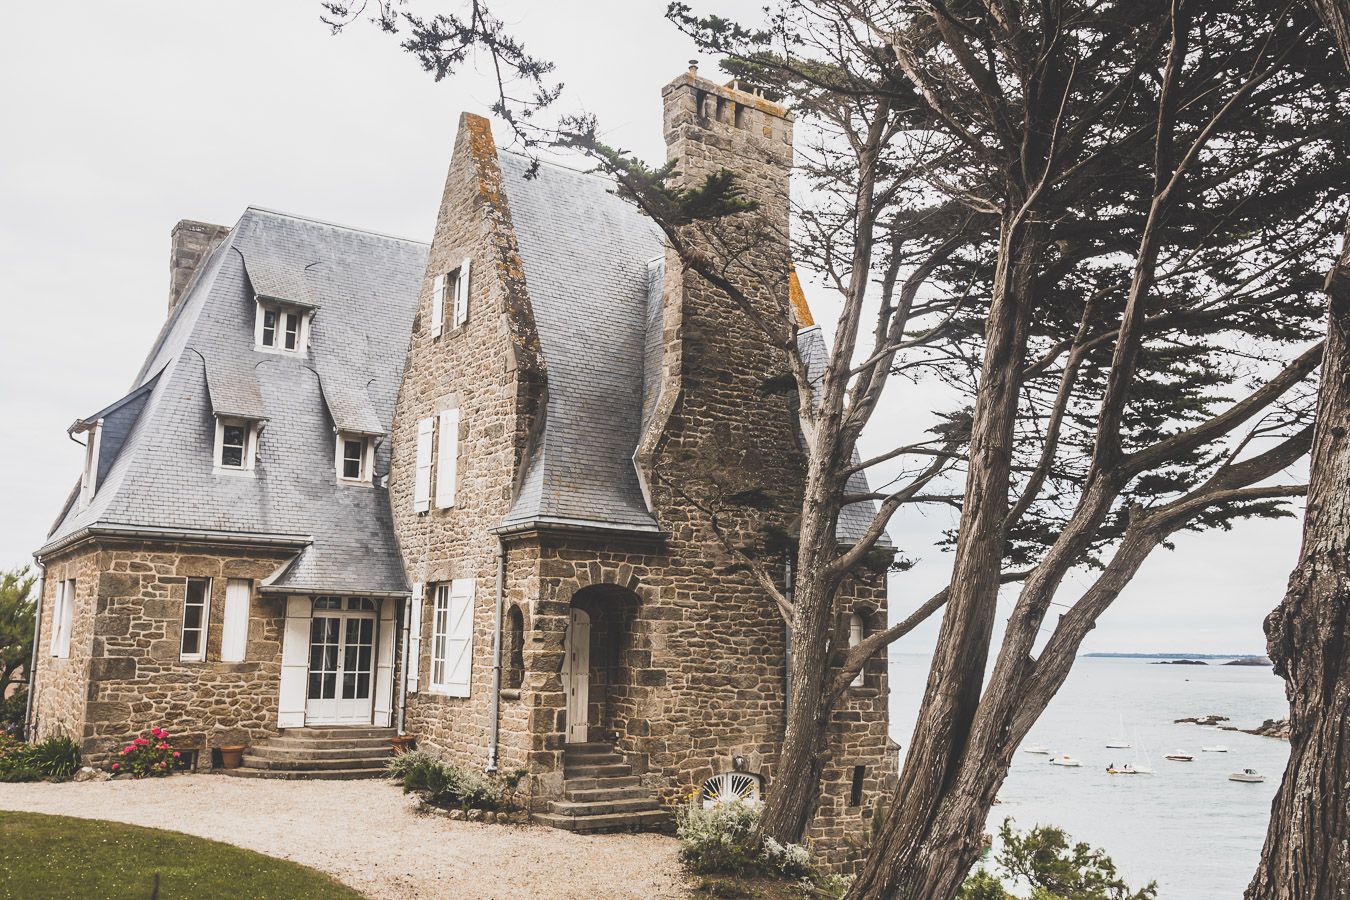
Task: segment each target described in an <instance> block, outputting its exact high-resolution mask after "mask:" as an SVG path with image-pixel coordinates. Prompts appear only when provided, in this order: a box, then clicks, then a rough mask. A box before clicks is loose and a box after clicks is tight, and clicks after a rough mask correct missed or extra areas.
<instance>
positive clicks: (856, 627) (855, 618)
mask: <svg viewBox="0 0 1350 900" xmlns="http://www.w3.org/2000/svg"><path fill="white" fill-rule="evenodd" d="M866 636H867V621H866V620H865V619H864V618H863V617H862V613H853V615H851V616H849V617H848V645H849V647H850V648H852V647H856V646H858V645H859V644H861V643H862V641H863V638H864V637H866ZM865 677H866V670H865V668H864V669H859V670H858V676H857V677H856V678H854V679H853V682H852V685H851V686H852V687H862V686H863V681H864V679H865Z"/></svg>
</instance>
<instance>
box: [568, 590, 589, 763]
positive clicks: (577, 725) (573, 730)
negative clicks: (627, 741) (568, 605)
mask: <svg viewBox="0 0 1350 900" xmlns="http://www.w3.org/2000/svg"><path fill="white" fill-rule="evenodd" d="M562 676H563V677H562V682H563V690H565V691H566V692H567V743H569V744H584V743H585V742H586V736H587V735H586V732H587V726H588V725H589V724H590V722H589V717H590V713H589V711H588V709H587V707H588V705H589V704H590V695H591V617H590V616H589V615H587V614H586V611H585V610H584V609H577V608H575V607H573V608H572V618H571V621H570V622H569V623H568V626H567V632H566V634H564V635H563V670H562Z"/></svg>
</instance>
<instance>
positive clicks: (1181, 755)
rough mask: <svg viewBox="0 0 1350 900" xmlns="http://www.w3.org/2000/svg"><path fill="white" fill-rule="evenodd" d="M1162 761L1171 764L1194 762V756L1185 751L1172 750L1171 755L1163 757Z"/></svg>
mask: <svg viewBox="0 0 1350 900" xmlns="http://www.w3.org/2000/svg"><path fill="white" fill-rule="evenodd" d="M1163 759H1170V760H1172V762H1194V761H1195V754H1194V753H1187V752H1186V751H1185V750H1173V751H1172V752H1171V753H1169V754H1167V755H1166V756H1164V757H1163Z"/></svg>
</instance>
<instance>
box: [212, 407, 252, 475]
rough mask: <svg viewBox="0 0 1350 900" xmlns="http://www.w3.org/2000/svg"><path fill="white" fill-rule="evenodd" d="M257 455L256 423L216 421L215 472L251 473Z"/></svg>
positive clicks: (230, 420) (248, 421)
mask: <svg viewBox="0 0 1350 900" xmlns="http://www.w3.org/2000/svg"><path fill="white" fill-rule="evenodd" d="M257 453H258V423H257V422H253V421H250V420H248V419H228V418H217V419H216V451H215V460H216V470H217V471H222V472H251V471H253V462H254V459H255V458H256V456H257Z"/></svg>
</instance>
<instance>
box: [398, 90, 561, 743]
mask: <svg viewBox="0 0 1350 900" xmlns="http://www.w3.org/2000/svg"><path fill="white" fill-rule="evenodd" d="M466 257H467V258H469V259H471V260H472V263H471V265H470V278H469V317H468V321H467V322H466V323H465V325H464V326H462V327H460V328H458V329H455V328H453V319H452V318H450V317H451V316H452V309H451V308H450V306H449V304H447V308H446V316H447V323H446V327H445V330H444V332H443V334H442V335H441V336H440V337H439V338H433V337H432V334H431V309H432V298H431V284H432V280H433V279H434V278H435V276H436V275H438V274H441V273H444V272H447V271H449V270H451V269H453V268H455V267H456V266H458V265H459V264H460V263H461V261H462V260H464V259H465V258H466ZM541 378H542V376H541V373H540V362H539V357H538V338H537V337H536V336H535V335H534V326H533V322H532V319H531V316H530V313H529V306H528V301H527V300H526V298H525V294H524V271H523V268H522V267H521V264H520V259H519V255H518V253H517V251H516V248H515V239H514V235H513V233H512V231H511V224H510V212H509V209H508V208H507V205H506V199H505V196H504V194H503V193H502V187H501V173H500V170H499V168H498V166H497V161H496V148H495V146H494V144H493V140H492V134H491V131H490V130H489V126H488V123H487V120H485V119H483V118H481V117H479V116H471V115H464V116H462V117H461V119H460V127H459V132H458V135H457V138H456V142H455V150H454V155H453V158H452V159H451V162H450V168H449V172H448V174H447V176H446V183H445V191H444V194H443V196H442V199H441V207H440V212H439V215H438V218H437V224H436V234H435V237H434V239H433V241H432V245H431V251H430V255H429V257H428V265H427V273H426V277H425V279H424V281H423V286H422V297H421V300H420V303H419V305H418V312H417V317H416V319H415V320H414V323H413V330H412V338H411V342H410V345H409V349H408V358H407V365H406V368H405V370H404V376H403V384H402V387H401V389H400V391H399V397H398V402H397V404H396V406H395V411H394V423H393V429H392V457H391V464H390V477H389V480H390V484H389V496H390V503H391V505H392V509H393V515H394V523H395V530H396V532H397V534H398V539H399V544H400V546H401V549H402V552H403V559H404V565H405V569H406V572H407V578H408V581H409V583H419V582H420V583H422V584H424V585H426V586H427V587H426V588H425V596H424V599H423V601H422V603H423V613H422V644H421V656H420V663H419V690H418V692H417V693H415V694H410V695H409V697H408V700H407V707H406V719H405V721H406V726H407V729H408V731H410V732H411V733H413V734H415V735H417V737H418V738H419V741H420V742H421V744H422V745H423V746H424V747H425V748H426V749H429V750H433V751H436V752H439V753H441V754H442V755H444V756H447V757H449V758H452V759H455V760H457V761H459V762H461V763H463V764H465V765H473V766H477V767H481V765H482V764H483V762H484V756H483V754H484V753H485V748H486V746H487V743H488V736H487V730H488V705H489V704H488V698H489V694H490V688H491V676H492V655H491V654H492V633H493V621H494V609H495V594H494V589H495V582H496V557H495V554H496V538H495V537H494V536H493V535H492V534H491V533H489V531H488V529H489V528H491V527H492V526H493V525H495V524H496V523H497V522H499V521H500V520H501V519H502V518H503V517H504V516H505V515H506V513H507V512H508V510H509V508H510V503H511V496H512V487H513V483H514V479H515V478H516V475H517V472H518V470H519V467H520V464H521V460H522V457H523V454H524V449H525V439H526V436H527V434H528V432H529V428H530V426H531V423H532V412H533V410H534V407H535V405H536V403H537V400H538V395H539V384H540V381H541ZM455 404H457V405H458V406H459V409H460V429H459V436H458V440H459V456H458V487H457V491H456V498H455V506H454V507H452V508H449V509H438V508H436V504H435V484H434V477H433V485H432V503H431V509H430V511H429V512H426V513H416V512H414V509H413V490H414V483H415V468H416V448H417V423H418V420H419V419H422V418H425V417H434V416H436V415H437V413H438V412H439V411H440V410H442V409H445V408H447V407H448V406H450V405H455ZM438 432H439V430H438ZM443 437H444V436H442V435H440V434H439V433H438V434H437V441H438V442H439V441H440V440H442V439H443ZM435 456H436V453H435V452H433V459H434V458H435ZM531 575H532V566H531V563H530V561H529V560H528V559H513V560H512V563H511V575H510V578H509V581H510V583H511V584H512V586H513V587H512V590H513V592H514V593H516V594H523V591H524V590H525V587H524V585H525V584H526V582H527V581H528V579H529V578H530V577H531ZM456 578H475V579H476V589H475V598H474V633H475V639H474V644H473V655H474V664H473V676H472V677H473V683H472V686H471V691H470V696H469V697H467V698H460V697H448V696H443V695H438V694H436V693H434V692H432V691H430V690H428V685H429V682H430V676H431V669H430V666H431V658H430V654H431V630H432V608H433V607H432V600H433V597H432V586H433V585H435V584H437V583H444V582H448V581H450V580H452V579H456Z"/></svg>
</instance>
